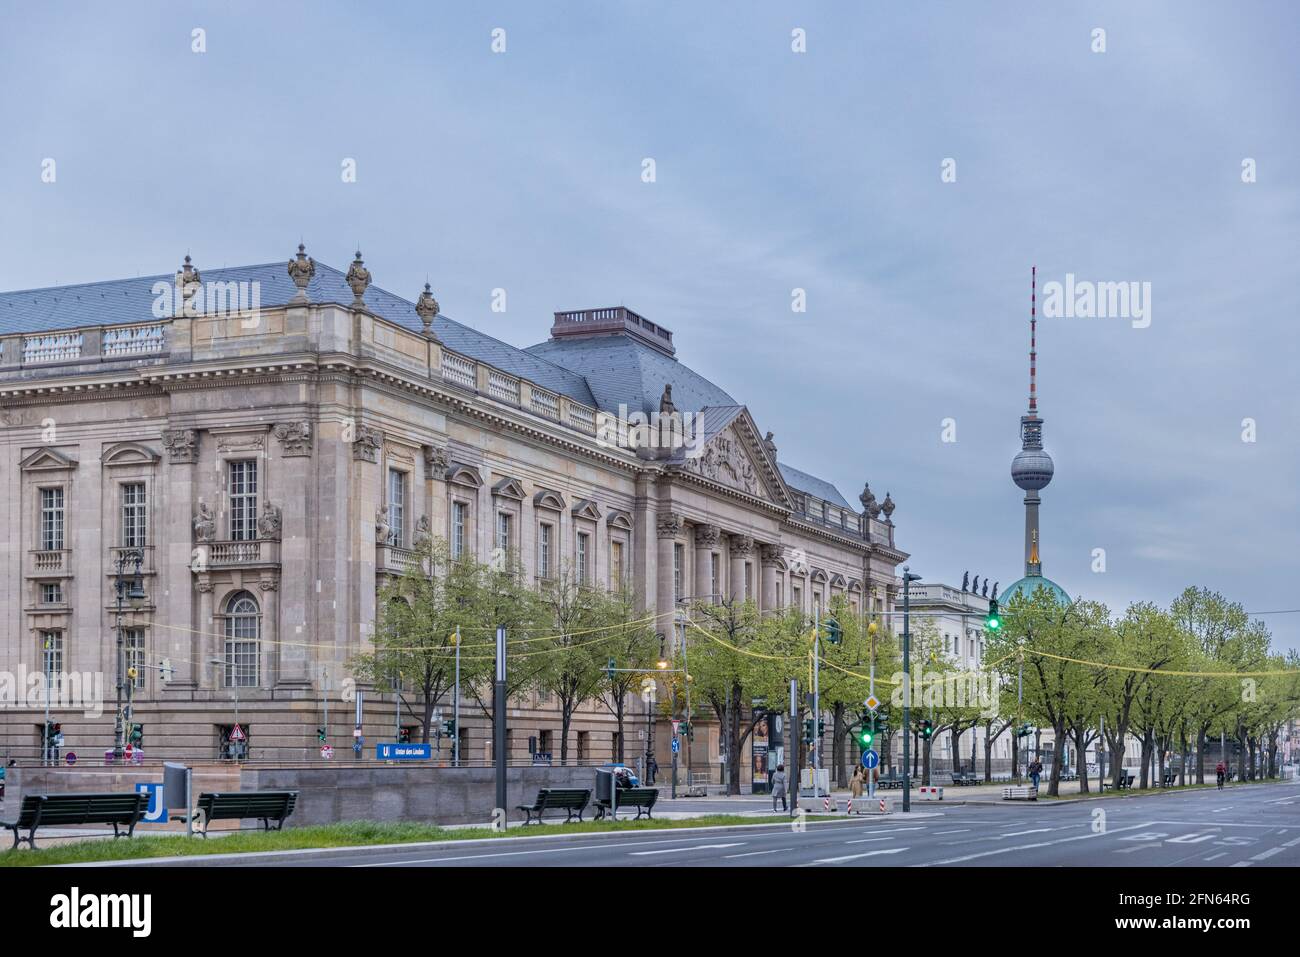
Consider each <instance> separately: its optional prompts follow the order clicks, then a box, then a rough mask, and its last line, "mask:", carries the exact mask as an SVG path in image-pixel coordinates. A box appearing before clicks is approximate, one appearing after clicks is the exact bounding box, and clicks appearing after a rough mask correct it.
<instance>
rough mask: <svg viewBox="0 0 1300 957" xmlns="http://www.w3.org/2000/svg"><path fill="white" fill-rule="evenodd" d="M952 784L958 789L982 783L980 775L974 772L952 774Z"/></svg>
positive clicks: (955, 772)
mask: <svg viewBox="0 0 1300 957" xmlns="http://www.w3.org/2000/svg"><path fill="white" fill-rule="evenodd" d="M952 783H953V784H954V785H955V786H957V787H959V788H960V787H969V786H972V785H976V784H979V783H980V778H979V775H977V774H976V773H975V772H974V771H954V772H952Z"/></svg>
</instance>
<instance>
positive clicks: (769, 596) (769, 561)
mask: <svg viewBox="0 0 1300 957" xmlns="http://www.w3.org/2000/svg"><path fill="white" fill-rule="evenodd" d="M759 561H760V563H761V564H762V567H763V605H762V610H763V611H771V612H779V611H780V609H779V608H778V607H777V601H776V579H777V576H778V575H779V574H780V571H781V546H780V545H763V546H761V547H760V548H759Z"/></svg>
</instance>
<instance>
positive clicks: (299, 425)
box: [260, 421, 320, 688]
mask: <svg viewBox="0 0 1300 957" xmlns="http://www.w3.org/2000/svg"><path fill="white" fill-rule="evenodd" d="M272 431H273V433H274V435H275V437H276V438H277V439H278V440H279V450H280V455H279V459H278V461H276V463H275V464H276V465H278V466H279V468H278V469H277V472H278V474H277V475H275V476H274V478H275V483H274V485H275V487H277V488H278V489H279V498H280V500H281V501H282V502H283V503H284V504H283V506H282V507H281V510H280V528H279V529H278V530H274V529H267V531H268V532H270V533H271V534H278V535H279V536H280V577H279V579H278V580H276V579H271V580H265V579H264V580H263V581H262V582H261V583H260V585H261V589H262V594H263V596H265V601H264V603H263V609H262V622H263V633H267V634H274V636H275V638H276V640H277V641H281V642H293V643H294V644H281V645H278V646H277V647H278V648H279V654H278V655H277V661H276V686H277V687H280V688H308V687H310V686H311V683H312V676H311V675H309V674H308V672H307V665H308V659H309V657H311V656H309V655H308V654H307V647H306V644H305V642H306V641H307V640H308V636H310V635H315V634H316V628H315V620H314V616H313V615H311V614H310V612H311V611H313V610H314V609H315V604H314V602H313V598H314V592H315V578H316V576H315V575H314V574H313V571H314V562H313V555H312V543H313V541H314V540H315V537H316V536H315V534H314V528H315V524H316V522H317V521H318V517H319V514H320V512H319V508H318V507H317V504H316V503H317V494H316V483H315V481H314V475H315V469H313V468H312V458H313V457H312V450H313V446H314V442H313V439H314V432H313V428H312V424H311V423H310V422H307V421H297V422H282V423H280V424H278V425H276V426H275V428H274V429H273V430H272ZM273 461H274V460H273ZM269 477H270V476H268V478H269ZM267 485H268V488H269V487H271V483H270V482H268V483H267ZM277 599H278V600H277ZM273 610H274V611H275V612H276V614H275V615H274V616H272V614H271V613H272V611H273ZM313 640H314V639H313Z"/></svg>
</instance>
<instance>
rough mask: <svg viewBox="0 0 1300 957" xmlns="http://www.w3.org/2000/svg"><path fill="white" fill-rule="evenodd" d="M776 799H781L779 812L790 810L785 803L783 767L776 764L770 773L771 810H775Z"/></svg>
mask: <svg viewBox="0 0 1300 957" xmlns="http://www.w3.org/2000/svg"><path fill="white" fill-rule="evenodd" d="M777 798H780V799H781V810H782V811H788V810H790V808H789V806H788V805H787V804H786V801H785V765H784V764H778V765H777V766H776V770H775V771H774V772H772V810H773V811H775V810H776V801H777Z"/></svg>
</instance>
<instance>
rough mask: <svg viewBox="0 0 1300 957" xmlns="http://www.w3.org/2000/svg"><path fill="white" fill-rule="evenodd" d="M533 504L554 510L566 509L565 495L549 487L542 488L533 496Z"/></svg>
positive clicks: (536, 506)
mask: <svg viewBox="0 0 1300 957" xmlns="http://www.w3.org/2000/svg"><path fill="white" fill-rule="evenodd" d="M533 506H534V507H535V508H545V509H549V510H550V511H552V512H562V511H564V496H563V495H561V494H560V493H559V492H553V491H551V490H550V489H547V488H544V489H540V490H539V491H538V492H537V494H536V495H534V496H533Z"/></svg>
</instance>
